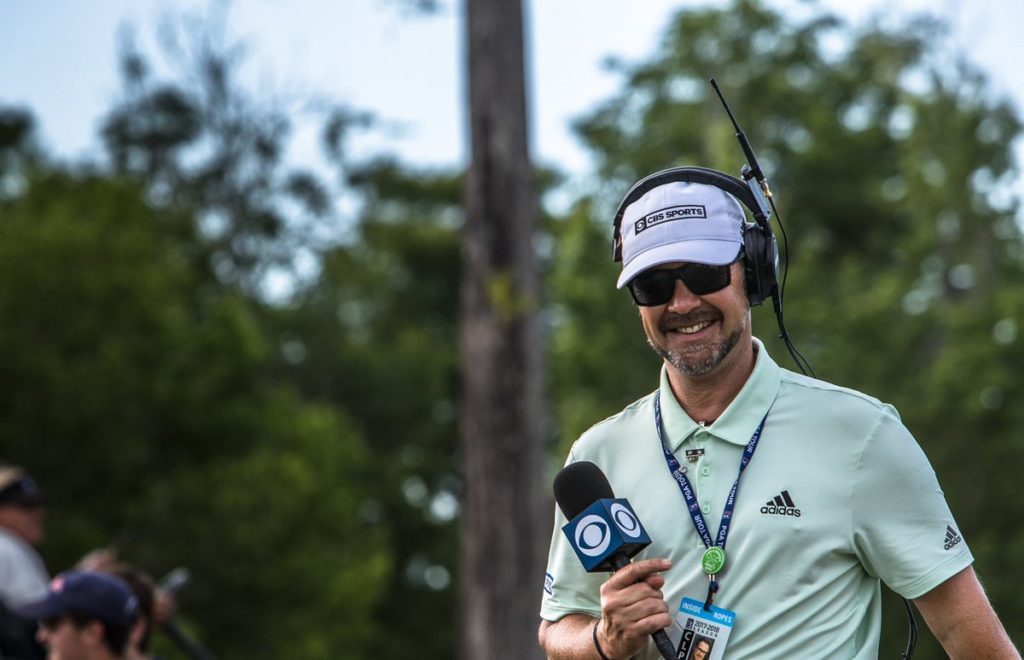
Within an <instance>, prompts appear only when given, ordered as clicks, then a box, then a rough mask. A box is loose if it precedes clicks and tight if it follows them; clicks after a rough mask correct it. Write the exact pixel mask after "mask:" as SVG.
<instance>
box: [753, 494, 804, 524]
mask: <svg viewBox="0 0 1024 660" xmlns="http://www.w3.org/2000/svg"><path fill="white" fill-rule="evenodd" d="M761 513H766V514H770V515H777V516H793V517H794V518H799V517H800V509H798V508H796V504H794V503H793V498H792V497H790V496H789V491H788V490H784V491H782V492H781V493H779V494H778V495H776V496H775V497H773V498H772V499H770V500H768V501H767V502H766V503H765V505H764V506H763V507H761Z"/></svg>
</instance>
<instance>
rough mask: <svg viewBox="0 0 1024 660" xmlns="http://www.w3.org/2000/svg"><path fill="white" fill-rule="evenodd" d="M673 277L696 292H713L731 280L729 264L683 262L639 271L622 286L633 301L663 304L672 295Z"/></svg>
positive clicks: (674, 282) (644, 304)
mask: <svg viewBox="0 0 1024 660" xmlns="http://www.w3.org/2000/svg"><path fill="white" fill-rule="evenodd" d="M676 280H682V281H683V284H685V285H686V288H687V289H689V290H690V292H691V293H693V294H694V295H696V296H703V295H706V294H709V293H714V292H715V291H720V290H722V289H724V288H725V287H727V286H729V282H731V281H732V264H725V265H724V266H709V265H707V264H683V265H682V266H680V267H679V268H670V269H664V270H654V269H652V270H648V271H644V272H643V273H640V274H639V275H637V276H636V277H634V278H633V279H631V280H630V281H629V284H627V285H626V286H627V287H628V288H629V293H630V294H632V296H633V300H634V301H635V302H636V304H637V305H640V306H641V307H653V306H655V305H664V304H665V303H667V302H668V301H669V300H671V299H672V295H673V294H674V293H675V290H676Z"/></svg>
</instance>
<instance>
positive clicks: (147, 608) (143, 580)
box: [106, 563, 156, 651]
mask: <svg viewBox="0 0 1024 660" xmlns="http://www.w3.org/2000/svg"><path fill="white" fill-rule="evenodd" d="M106 571H107V572H108V573H110V574H111V575H113V576H114V577H117V578H119V579H120V580H122V581H123V582H124V583H125V584H126V585H128V588H129V589H131V590H132V593H133V594H135V599H136V600H138V602H139V613H138V616H139V619H141V620H142V621H144V622H145V624H146V631H145V632H144V633H143V635H142V638H141V639H140V640H139V649H140V650H142V651H148V650H149V639H150V633H152V632H153V608H154V602H155V600H156V587H155V586H154V584H153V580H152V579H151V578H150V577H149V576H148V575H146V574H145V573H143V572H142V571H140V570H139V569H137V568H135V567H134V566H131V565H130V564H124V563H118V564H114V565H113V566H111V567H109V568H108V569H106Z"/></svg>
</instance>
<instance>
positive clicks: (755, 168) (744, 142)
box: [708, 78, 772, 199]
mask: <svg viewBox="0 0 1024 660" xmlns="http://www.w3.org/2000/svg"><path fill="white" fill-rule="evenodd" d="M708 80H709V81H710V82H711V86H712V87H714V88H715V93H716V94H718V100H719V101H721V102H722V107H723V108H725V114H727V115H729V121H731V122H732V125H733V127H734V128H735V129H736V139H737V140H739V141H740V147H741V148H742V149H743V153H744V154H745V155H746V156H747V163H749V166H748V169H747V170H746V171H745V172H743V178H744V179H745V180H748V181H749V180H750V177H754V179H756V180H757V182H758V183H759V184H760V185H761V187H762V188H763V189H764V194H765V197H768V198H769V199H770V198H771V196H772V191H771V190H770V189H769V188H768V182H767V181H766V180H765V178H764V172H763V171H761V166H760V165H758V164H757V156H755V155H754V149H753V148H752V147H751V146H750V141H749V140H748V139H747V134H746V133H744V132H743V129H742V128H740V124H739V122H738V121H736V117H735V116H733V114H732V110H730V109H729V104H728V103H726V102H725V96H723V95H722V90H721V89H720V88H719V87H718V81H717V80H715V79H714V78H709V79H708Z"/></svg>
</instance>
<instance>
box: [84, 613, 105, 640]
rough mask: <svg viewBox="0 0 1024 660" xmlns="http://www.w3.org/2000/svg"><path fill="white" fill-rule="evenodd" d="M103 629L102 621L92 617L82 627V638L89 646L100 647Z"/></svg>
mask: <svg viewBox="0 0 1024 660" xmlns="http://www.w3.org/2000/svg"><path fill="white" fill-rule="evenodd" d="M105 630H106V628H105V627H104V625H103V622H102V621H100V620H98V619H93V620H92V621H90V622H89V623H87V624H86V625H85V627H84V628H82V639H83V640H85V643H86V644H88V645H89V646H91V647H100V646H102V645H103V633H104V631H105Z"/></svg>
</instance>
